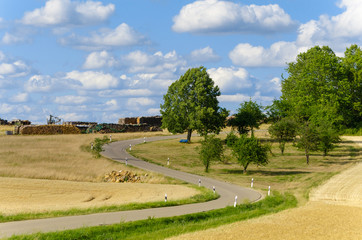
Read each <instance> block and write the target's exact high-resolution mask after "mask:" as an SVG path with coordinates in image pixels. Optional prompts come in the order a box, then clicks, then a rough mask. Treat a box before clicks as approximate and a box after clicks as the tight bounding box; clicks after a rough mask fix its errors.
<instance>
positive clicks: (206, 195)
mask: <svg viewBox="0 0 362 240" xmlns="http://www.w3.org/2000/svg"><path fill="white" fill-rule="evenodd" d="M187 186H189V187H192V188H195V189H196V190H198V191H200V193H199V194H196V195H195V196H193V197H191V198H186V199H181V200H173V201H172V200H171V201H167V202H164V201H158V202H149V203H130V204H124V205H112V206H104V207H94V208H87V209H70V210H66V211H49V212H40V213H20V214H15V215H1V214H0V222H11V221H22V220H30V219H41V218H52V217H65V216H76V215H86V214H93V213H101V212H102V213H105V212H117V211H128V210H139V209H147V208H159V207H170V206H178V205H184V204H191V203H200V202H207V201H211V200H214V199H217V198H219V195H218V194H214V193H213V191H211V190H210V189H207V188H204V187H198V186H194V185H191V184H188V185H187Z"/></svg>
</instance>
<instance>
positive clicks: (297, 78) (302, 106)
mask: <svg viewBox="0 0 362 240" xmlns="http://www.w3.org/2000/svg"><path fill="white" fill-rule="evenodd" d="M340 62H341V61H340V58H338V57H337V56H336V55H335V54H334V52H333V51H332V49H330V48H329V47H319V46H316V47H313V48H311V49H309V50H308V51H307V52H304V53H300V54H299V55H298V56H297V59H296V62H292V63H289V64H288V68H287V72H288V75H289V76H288V78H284V79H283V80H282V96H281V99H282V100H284V101H287V102H288V104H290V107H291V109H290V110H291V114H293V115H294V116H296V117H297V118H299V119H300V120H304V121H308V120H309V118H310V116H311V115H312V114H313V106H315V105H329V106H330V107H333V108H336V107H338V98H337V94H338V93H337V91H338V89H337V86H338V82H339V81H342V79H343V78H344V74H343V73H344V71H343V68H342V66H341V64H340Z"/></svg>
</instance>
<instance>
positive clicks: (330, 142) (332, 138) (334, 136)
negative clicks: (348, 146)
mask: <svg viewBox="0 0 362 240" xmlns="http://www.w3.org/2000/svg"><path fill="white" fill-rule="evenodd" d="M317 132H318V136H319V149H320V150H321V151H323V156H327V154H328V152H329V151H330V150H333V149H334V148H335V147H336V143H338V142H340V141H341V139H340V138H339V134H338V132H337V131H336V130H335V129H334V127H333V126H332V124H330V123H327V122H326V123H324V124H322V125H320V126H318V128H317Z"/></svg>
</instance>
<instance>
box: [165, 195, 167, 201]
mask: <svg viewBox="0 0 362 240" xmlns="http://www.w3.org/2000/svg"><path fill="white" fill-rule="evenodd" d="M165 202H167V193H165Z"/></svg>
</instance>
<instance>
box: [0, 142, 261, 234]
mask: <svg viewBox="0 0 362 240" xmlns="http://www.w3.org/2000/svg"><path fill="white" fill-rule="evenodd" d="M172 138H180V136H162V137H151V138H147V139H146V141H147V142H151V141H159V140H165V139H172ZM143 142H144V139H143V138H142V139H133V140H126V141H119V142H113V143H111V144H108V145H106V146H104V152H103V153H102V155H103V156H105V157H108V158H111V159H113V160H115V161H119V162H122V163H125V159H126V158H127V163H128V164H129V165H132V166H135V167H138V168H141V169H144V170H148V171H154V172H158V173H161V174H163V175H166V176H169V177H172V178H176V179H179V180H182V181H185V182H189V183H193V184H198V183H199V180H201V185H202V186H205V187H207V188H212V187H213V186H215V188H216V192H217V193H219V195H220V198H218V199H216V200H213V201H209V202H206V203H195V204H188V205H182V206H175V207H164V208H152V209H143V210H132V211H122V212H113V213H97V214H90V215H81V216H70V217H59V218H48V219H38V220H28V221H17V222H8V223H1V224H0V237H10V236H12V235H20V234H30V233H35V232H53V231H62V230H66V229H76V228H80V227H86V226H99V225H108V224H114V223H120V222H128V221H136V220H141V219H147V218H148V217H155V218H160V217H171V216H179V215H184V214H189V213H196V212H203V211H209V210H213V209H218V208H224V207H226V206H229V205H233V204H234V201H235V196H237V202H238V203H242V202H243V201H244V200H245V199H246V200H249V201H250V202H254V201H257V200H259V199H261V197H262V196H261V194H260V193H258V192H256V191H254V190H252V189H247V188H243V187H240V186H237V185H234V184H230V183H226V182H222V181H218V180H214V179H211V178H206V177H202V176H198V175H195V174H190V173H184V172H180V171H177V170H173V169H170V168H167V167H162V166H159V165H155V164H151V163H148V162H145V161H142V160H140V159H137V158H134V157H133V156H131V155H130V154H128V153H127V152H126V149H128V148H129V146H130V144H131V145H132V146H134V145H136V144H140V143H143Z"/></svg>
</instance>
